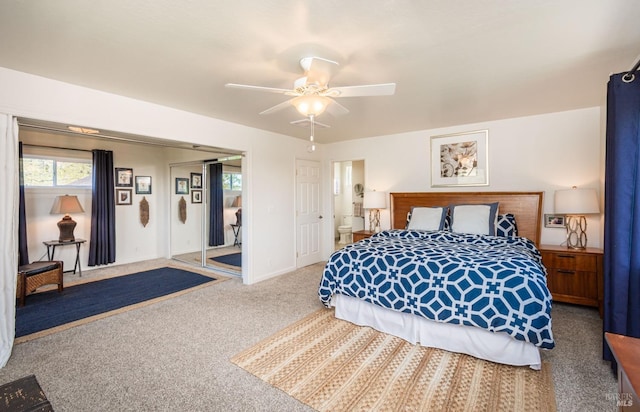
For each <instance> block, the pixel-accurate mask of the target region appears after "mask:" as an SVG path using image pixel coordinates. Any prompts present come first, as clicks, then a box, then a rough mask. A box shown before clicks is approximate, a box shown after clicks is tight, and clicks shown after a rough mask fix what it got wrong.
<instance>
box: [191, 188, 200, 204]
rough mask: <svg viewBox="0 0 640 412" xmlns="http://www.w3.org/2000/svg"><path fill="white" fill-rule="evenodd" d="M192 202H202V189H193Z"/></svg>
mask: <svg viewBox="0 0 640 412" xmlns="http://www.w3.org/2000/svg"><path fill="white" fill-rule="evenodd" d="M191 203H202V190H192V191H191Z"/></svg>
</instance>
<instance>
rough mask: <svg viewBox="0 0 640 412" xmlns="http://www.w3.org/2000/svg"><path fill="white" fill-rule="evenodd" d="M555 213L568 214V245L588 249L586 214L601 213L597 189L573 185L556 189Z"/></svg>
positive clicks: (573, 247)
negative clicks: (565, 188)
mask: <svg viewBox="0 0 640 412" xmlns="http://www.w3.org/2000/svg"><path fill="white" fill-rule="evenodd" d="M555 213H557V214H562V215H567V219H566V221H565V227H566V228H567V247H568V248H570V249H586V247H587V219H586V217H585V215H590V214H598V213H600V206H599V205H598V196H597V195H596V191H595V189H578V188H577V187H575V186H573V188H571V189H567V190H556V193H555Z"/></svg>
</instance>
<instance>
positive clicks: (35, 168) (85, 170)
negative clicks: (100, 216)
mask: <svg viewBox="0 0 640 412" xmlns="http://www.w3.org/2000/svg"><path fill="white" fill-rule="evenodd" d="M22 169H23V172H24V185H25V187H91V184H92V182H91V180H92V176H91V170H92V164H91V160H88V159H69V158H59V157H53V156H46V157H45V156H35V155H27V154H25V155H24V156H23V159H22Z"/></svg>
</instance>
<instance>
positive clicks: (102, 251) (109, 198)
mask: <svg viewBox="0 0 640 412" xmlns="http://www.w3.org/2000/svg"><path fill="white" fill-rule="evenodd" d="M114 184H115V182H114V178H113V152H112V151H110V150H93V188H92V191H91V195H92V197H91V237H90V242H89V266H97V265H107V264H109V263H113V262H115V261H116V209H115V207H116V203H115V198H114V190H113V188H114Z"/></svg>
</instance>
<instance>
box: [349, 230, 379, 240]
mask: <svg viewBox="0 0 640 412" xmlns="http://www.w3.org/2000/svg"><path fill="white" fill-rule="evenodd" d="M375 234H376V232H372V231H370V230H358V231H357V232H353V241H354V242H357V241H359V240H362V239H366V238H368V237H370V236H373V235H375Z"/></svg>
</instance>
